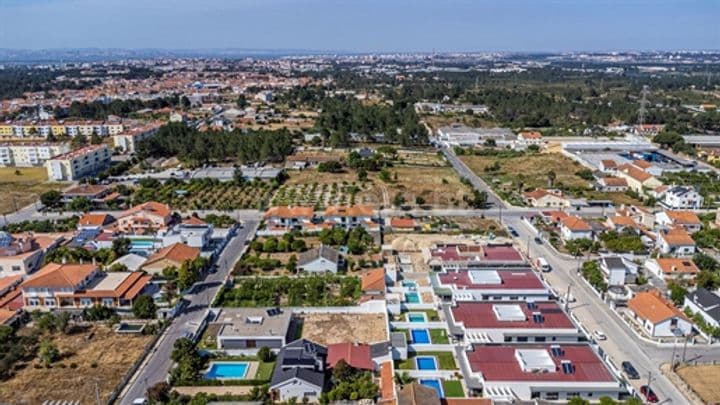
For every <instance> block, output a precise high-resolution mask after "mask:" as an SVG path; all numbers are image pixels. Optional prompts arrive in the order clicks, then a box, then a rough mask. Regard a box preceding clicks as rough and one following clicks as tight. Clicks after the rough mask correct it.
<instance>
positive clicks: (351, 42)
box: [0, 0, 720, 53]
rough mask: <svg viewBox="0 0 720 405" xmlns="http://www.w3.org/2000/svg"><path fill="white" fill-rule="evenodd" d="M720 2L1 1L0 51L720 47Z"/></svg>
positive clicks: (612, 49)
mask: <svg viewBox="0 0 720 405" xmlns="http://www.w3.org/2000/svg"><path fill="white" fill-rule="evenodd" d="M718 16H720V1H717V0H686V1H680V0H654V1H653V0H624V1H623V0H593V1H591V0H474V1H473V0H457V1H429V0H402V1H400V0H384V1H383V0H364V1H356V0H345V1H344V0H235V1H231V0H207V1H190V0H145V1H138V0H102V1H100V0H3V1H2V2H1V3H0V18H1V19H2V24H0V48H11V49H54V48H122V49H142V48H156V49H221V48H242V49H264V50H274V49H285V50H295V49H301V50H313V51H338V52H357V53H365V52H432V51H437V52H463V51H468V52H469V51H477V52H482V51H508V52H561V51H597V52H600V51H623V50H703V49H707V50H717V49H720V28H718V25H720V24H718Z"/></svg>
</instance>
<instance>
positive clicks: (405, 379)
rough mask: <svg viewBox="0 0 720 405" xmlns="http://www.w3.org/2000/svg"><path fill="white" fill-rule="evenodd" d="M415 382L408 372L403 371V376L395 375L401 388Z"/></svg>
mask: <svg viewBox="0 0 720 405" xmlns="http://www.w3.org/2000/svg"><path fill="white" fill-rule="evenodd" d="M414 381H415V378H413V377H410V374H409V373H408V372H407V371H403V372H402V374H399V373H395V382H396V383H398V384H400V386H403V385H407V384H410V383H412V382H414Z"/></svg>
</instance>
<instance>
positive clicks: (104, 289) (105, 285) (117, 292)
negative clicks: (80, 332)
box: [20, 263, 152, 310]
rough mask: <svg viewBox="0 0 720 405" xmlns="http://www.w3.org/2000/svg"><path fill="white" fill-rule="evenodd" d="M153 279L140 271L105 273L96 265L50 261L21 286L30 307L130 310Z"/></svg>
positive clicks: (38, 308) (27, 305)
mask: <svg viewBox="0 0 720 405" xmlns="http://www.w3.org/2000/svg"><path fill="white" fill-rule="evenodd" d="M151 279H152V277H151V276H148V275H145V274H143V273H138V272H133V273H130V272H112V273H106V272H102V271H100V268H99V267H98V266H96V265H95V264H58V263H50V264H47V265H45V267H43V268H42V269H40V270H39V271H38V272H37V273H36V274H34V275H32V276H30V277H29V278H28V279H26V280H25V281H24V282H23V283H22V284H21V285H20V289H21V291H22V296H23V302H24V304H25V307H26V308H27V309H29V310H36V309H37V310H57V309H82V308H88V307H92V306H94V305H102V306H106V307H110V308H116V309H119V310H129V309H130V308H131V307H132V302H133V300H135V299H136V298H137V297H139V296H140V295H141V294H142V293H143V290H144V289H145V287H146V286H147V284H148V283H149V282H150V280H151Z"/></svg>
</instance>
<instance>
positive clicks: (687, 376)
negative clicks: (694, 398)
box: [675, 364, 720, 404]
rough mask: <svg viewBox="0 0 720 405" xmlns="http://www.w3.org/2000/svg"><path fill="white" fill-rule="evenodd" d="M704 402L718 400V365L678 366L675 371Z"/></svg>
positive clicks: (719, 399)
mask: <svg viewBox="0 0 720 405" xmlns="http://www.w3.org/2000/svg"><path fill="white" fill-rule="evenodd" d="M675 372H676V373H677V374H678V375H679V376H680V378H682V379H683V381H684V382H685V383H686V384H688V385H689V386H690V387H691V388H692V389H693V391H695V393H697V394H698V396H700V398H701V399H702V400H703V402H704V403H706V404H716V403H718V402H720V385H718V381H720V365H709V364H708V365H701V366H686V367H678V369H677V370H676V371H675Z"/></svg>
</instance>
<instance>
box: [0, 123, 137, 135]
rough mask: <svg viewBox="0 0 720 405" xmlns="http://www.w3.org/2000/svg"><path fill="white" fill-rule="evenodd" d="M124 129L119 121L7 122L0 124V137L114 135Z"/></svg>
mask: <svg viewBox="0 0 720 405" xmlns="http://www.w3.org/2000/svg"><path fill="white" fill-rule="evenodd" d="M124 129H125V127H124V125H123V124H121V123H110V122H103V121H86V122H56V121H40V122H27V123H24V122H8V123H4V124H0V137H5V138H11V137H12V138H47V137H48V136H50V135H53V136H61V135H69V136H73V137H74V136H77V135H80V134H82V135H85V136H91V135H93V134H95V135H99V136H108V135H116V134H119V133H121V132H123V130H124Z"/></svg>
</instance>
